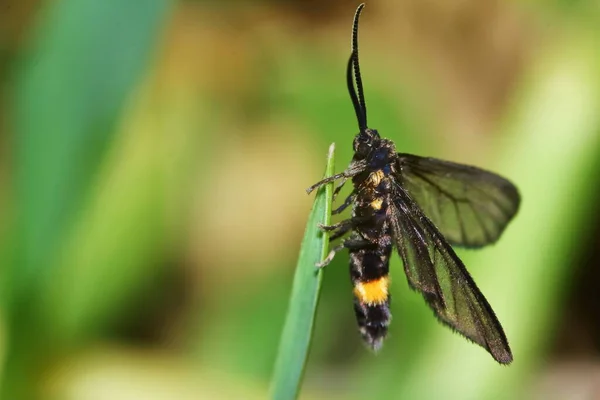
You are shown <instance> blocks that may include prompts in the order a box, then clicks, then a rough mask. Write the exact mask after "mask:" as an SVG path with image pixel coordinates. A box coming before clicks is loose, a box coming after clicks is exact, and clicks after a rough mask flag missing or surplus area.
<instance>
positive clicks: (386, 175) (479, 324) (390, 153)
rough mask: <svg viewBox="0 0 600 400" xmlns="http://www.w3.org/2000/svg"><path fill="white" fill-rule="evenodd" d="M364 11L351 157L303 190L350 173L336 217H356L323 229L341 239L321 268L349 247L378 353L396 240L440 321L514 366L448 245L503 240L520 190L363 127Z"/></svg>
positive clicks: (352, 77)
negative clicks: (410, 150) (402, 147)
mask: <svg viewBox="0 0 600 400" xmlns="http://www.w3.org/2000/svg"><path fill="white" fill-rule="evenodd" d="M363 8H364V4H361V5H360V6H359V7H358V9H357V10H356V13H355V15H354V22H353V27H352V51H351V54H350V59H349V60H348V66H347V70H346V80H347V85H348V90H349V93H350V98H351V99H352V104H353V105H354V111H355V113H356V118H357V120H358V127H359V132H358V134H357V135H356V136H355V138H354V142H353V149H354V156H353V158H352V161H351V162H350V165H349V166H348V167H347V168H346V170H345V171H343V172H342V173H339V174H336V175H333V176H331V177H328V178H326V179H323V180H321V181H320V182H317V183H316V184H314V185H313V186H311V187H310V188H308V189H307V192H308V193H310V192H312V191H313V190H315V189H317V188H319V187H320V186H322V185H324V184H326V183H329V182H332V181H338V182H339V183H338V185H337V187H336V189H335V191H334V196H335V195H337V194H338V193H339V192H340V190H341V188H342V186H343V185H344V183H346V181H347V180H349V179H351V180H352V184H353V190H352V192H351V193H350V195H349V196H348V197H347V198H346V200H345V201H344V202H343V204H341V206H339V207H338V208H337V209H336V210H334V211H333V214H339V213H341V212H342V211H344V210H345V209H346V208H348V207H349V206H352V215H351V218H349V219H346V220H343V221H341V222H339V223H336V224H334V225H330V226H320V228H321V229H322V230H323V231H327V232H330V240H331V241H333V240H336V239H340V238H343V240H341V242H340V243H339V245H337V246H336V247H334V248H333V250H332V251H331V252H330V253H329V255H328V256H327V257H326V258H325V259H324V260H323V261H322V262H321V263H319V264H317V266H318V267H323V266H325V265H327V264H329V263H330V262H331V260H332V259H333V258H334V256H335V254H336V253H337V252H339V251H341V250H342V249H348V251H349V254H350V275H351V279H352V283H353V286H354V311H355V314H356V319H357V322H358V327H359V330H360V333H361V335H362V338H363V339H364V341H365V342H366V344H367V345H368V346H370V347H371V348H372V349H374V350H378V349H379V348H380V347H381V345H382V343H383V340H384V338H385V337H386V335H387V332H388V327H389V324H390V320H391V313H390V293H389V284H390V281H389V277H388V272H389V260H390V256H391V253H392V249H393V248H394V247H395V248H396V249H397V251H398V253H399V255H400V258H401V259H402V262H403V264H404V271H405V273H406V277H407V279H408V284H409V286H410V287H411V288H412V289H414V290H416V291H417V292H419V293H421V294H422V295H423V297H424V298H425V301H426V302H427V304H428V305H429V306H430V307H431V308H432V309H433V312H434V314H435V315H436V317H437V318H438V319H439V321H441V322H442V323H443V324H445V325H447V326H449V327H450V328H452V329H453V330H455V331H456V332H458V333H460V334H461V335H463V336H464V337H466V338H467V339H469V340H471V341H473V342H475V343H476V344H478V345H480V346H481V347H483V348H484V349H486V350H487V351H488V352H489V353H490V354H491V355H492V357H493V358H494V359H495V360H496V361H497V362H499V363H501V364H509V363H510V362H511V361H512V359H513V356H512V352H511V350H510V347H509V344H508V340H507V339H506V335H505V334H504V330H503V329H502V326H501V325H500V322H499V321H498V318H496V315H495V314H494V311H493V310H492V307H491V306H490V304H489V303H488V301H487V300H486V299H485V297H484V296H483V294H482V293H481V291H480V290H479V288H478V287H477V285H476V284H475V282H474V281H473V278H471V275H469V272H468V271H467V270H466V268H465V266H464V264H463V263H462V261H461V260H460V258H459V257H458V256H457V255H456V253H455V252H454V250H453V249H452V245H454V246H462V247H469V248H479V247H482V246H485V245H488V244H490V243H494V242H495V241H497V240H498V238H499V237H500V235H501V234H502V232H503V231H504V229H505V228H506V226H507V225H508V223H509V222H510V221H511V219H513V217H514V216H515V214H516V213H517V210H518V209H519V203H520V196H519V192H518V190H517V188H516V187H515V186H514V185H513V184H512V183H510V182H509V181H508V180H506V179H505V178H503V177H501V176H499V175H496V174H494V173H491V172H488V171H485V170H482V169H479V168H476V167H471V166H467V165H462V164H456V163H453V162H449V161H443V160H438V159H435V158H425V157H419V156H416V155H411V154H404V153H398V152H397V151H396V147H395V146H394V143H393V142H392V141H391V140H389V139H385V138H382V137H381V136H380V135H379V132H378V131H377V130H376V129H371V128H369V127H368V126H367V107H366V104H365V98H364V92H363V86H362V78H361V74H360V67H359V62H358V21H359V17H360V14H361V12H362V10H363Z"/></svg>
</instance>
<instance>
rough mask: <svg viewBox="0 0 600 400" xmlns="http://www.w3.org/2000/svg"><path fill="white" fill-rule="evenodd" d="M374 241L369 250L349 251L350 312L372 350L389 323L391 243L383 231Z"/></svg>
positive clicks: (376, 346) (379, 341)
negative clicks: (352, 307)
mask: <svg viewBox="0 0 600 400" xmlns="http://www.w3.org/2000/svg"><path fill="white" fill-rule="evenodd" d="M359 233H360V232H359ZM377 242H378V243H376V244H375V243H374V244H373V247H372V248H371V247H370V248H367V249H361V250H354V251H351V252H350V274H351V277H352V283H353V285H354V312H355V314H356V320H357V322H358V327H359V330H360V333H361V335H362V337H363V340H364V341H365V342H366V343H367V344H368V345H369V346H370V347H371V348H372V349H373V350H378V349H379V348H380V347H381V344H382V342H383V339H384V338H385V336H386V335H387V331H388V326H389V324H390V320H391V314H390V294H389V290H388V289H389V283H390V282H389V275H388V272H389V259H390V254H391V251H392V244H391V237H390V235H389V233H388V232H385V230H383V231H382V232H381V235H380V237H379V238H378V241H377Z"/></svg>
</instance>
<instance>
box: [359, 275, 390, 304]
mask: <svg viewBox="0 0 600 400" xmlns="http://www.w3.org/2000/svg"><path fill="white" fill-rule="evenodd" d="M389 284H390V279H389V277H388V276H383V277H381V278H379V279H374V280H372V281H369V282H357V283H356V285H355V286H354V295H355V296H356V298H358V300H359V301H360V302H361V303H366V304H368V305H375V304H381V303H384V302H385V301H386V300H387V299H388V287H389Z"/></svg>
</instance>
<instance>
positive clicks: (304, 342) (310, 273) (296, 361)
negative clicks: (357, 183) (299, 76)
mask: <svg viewBox="0 0 600 400" xmlns="http://www.w3.org/2000/svg"><path fill="white" fill-rule="evenodd" d="M334 150H335V146H334V145H333V144H332V145H331V146H330V147H329V153H328V155H327V167H326V169H325V177H328V176H331V175H333V173H334ZM332 193H333V182H332V183H329V184H327V185H325V187H322V188H321V189H319V191H318V193H317V195H316V197H315V202H314V204H313V208H312V211H311V213H310V215H309V217H308V222H307V224H306V230H305V232H304V239H303V240H302V244H301V247H300V256H299V257H298V264H297V265H296V272H295V274H294V283H293V286H292V294H291V297H290V302H289V308H288V311H287V317H286V320H285V325H284V327H283V333H282V335H281V341H280V344H279V352H278V354H277V361H276V363H275V372H274V374H273V378H272V381H271V397H272V398H273V399H277V400H286V399H287V400H291V399H295V398H296V397H297V394H298V392H299V390H300V385H301V383H302V375H303V372H304V366H305V364H306V360H307V358H308V353H309V350H310V342H311V338H312V333H313V324H314V319H315V314H316V312H317V303H318V301H319V290H320V288H321V279H322V274H323V271H322V269H318V268H316V267H315V264H316V263H318V262H319V261H320V260H323V258H324V257H325V256H326V255H327V252H328V248H329V238H328V235H327V234H326V233H323V232H321V231H320V229H319V228H318V226H317V224H318V223H321V224H324V225H329V224H330V221H331V200H332Z"/></svg>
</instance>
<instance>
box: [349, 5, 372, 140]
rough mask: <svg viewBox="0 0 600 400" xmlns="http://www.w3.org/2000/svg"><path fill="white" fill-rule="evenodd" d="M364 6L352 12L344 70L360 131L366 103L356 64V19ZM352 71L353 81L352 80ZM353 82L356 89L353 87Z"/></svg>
mask: <svg viewBox="0 0 600 400" xmlns="http://www.w3.org/2000/svg"><path fill="white" fill-rule="evenodd" d="M364 7H365V4H364V3H362V4H361V5H359V6H358V8H357V9H356V13H355V14H354V22H353V24H352V52H351V53H350V59H349V60H348V69H347V70H346V80H347V84H348V91H349V92H350V98H351V99H352V104H353V105H354V111H355V113H356V118H357V119H358V127H359V128H360V130H361V131H364V130H365V129H367V105H366V104H365V96H364V91H363V86H362V78H361V76H360V66H359V64H358V20H359V18H360V13H361V12H362V10H363V8H364ZM353 72H354V81H353V80H352V73H353ZM355 83H356V89H355V87H354V84H355Z"/></svg>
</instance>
